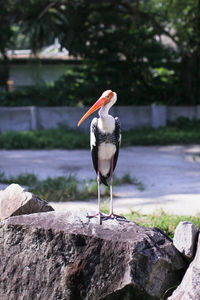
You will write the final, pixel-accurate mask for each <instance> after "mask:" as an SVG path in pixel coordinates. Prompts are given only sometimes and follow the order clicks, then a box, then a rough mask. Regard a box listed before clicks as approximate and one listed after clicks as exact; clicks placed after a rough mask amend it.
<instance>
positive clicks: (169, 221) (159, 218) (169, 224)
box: [126, 210, 200, 238]
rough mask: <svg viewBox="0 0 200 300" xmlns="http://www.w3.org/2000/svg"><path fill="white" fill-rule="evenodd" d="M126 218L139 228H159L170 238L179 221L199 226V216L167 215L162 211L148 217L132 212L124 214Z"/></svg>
mask: <svg viewBox="0 0 200 300" xmlns="http://www.w3.org/2000/svg"><path fill="white" fill-rule="evenodd" d="M126 218H127V219H128V220H131V221H134V222H136V223H137V224H139V225H141V226H145V227H157V228H160V229H162V230H163V231H164V232H165V233H166V234H167V235H168V236H169V237H170V238H173V235H174V230H175V228H176V226H177V225H178V223H179V222H181V221H190V222H193V223H194V224H195V225H196V227H197V228H199V226H200V218H199V216H178V215H169V214H167V213H165V212H164V211H162V210H160V211H157V212H155V213H153V214H149V215H145V214H140V213H139V212H135V211H132V212H131V213H130V214H126Z"/></svg>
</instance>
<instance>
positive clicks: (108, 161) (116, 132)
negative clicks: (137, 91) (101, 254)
mask: <svg viewBox="0 0 200 300" xmlns="http://www.w3.org/2000/svg"><path fill="white" fill-rule="evenodd" d="M116 101H117V94H116V93H115V92H112V91H111V90H107V91H105V92H104V93H103V94H102V95H101V97H100V98H99V99H98V100H97V101H96V102H95V104H94V105H93V106H92V107H91V108H90V109H89V110H88V111H87V112H86V114H85V115H84V116H83V117H82V118H81V119H80V121H79V122H78V125H77V126H79V125H80V124H81V123H82V122H83V121H84V120H85V119H86V118H87V117H88V116H89V115H90V114H92V113H93V112H95V111H96V110H98V109H100V110H99V112H98V113H99V118H94V119H93V120H92V122H91V125H90V147H91V153H92V160H93V165H94V168H95V170H96V173H97V183H98V212H97V214H95V215H94V216H90V217H97V216H99V218H100V219H101V218H106V219H108V218H112V219H114V218H118V217H120V218H124V217H121V216H119V215H116V214H114V213H113V171H114V169H115V167H116V164H117V159H118V154H119V146H120V142H121V126H120V121H119V118H117V117H116V118H113V117H112V116H111V115H110V114H109V110H110V108H111V107H112V106H113V105H114V104H115V102H116ZM109 178H110V214H109V215H108V216H107V215H105V214H103V213H102V212H101V210H100V184H101V183H103V184H104V185H106V186H108V183H107V179H109Z"/></svg>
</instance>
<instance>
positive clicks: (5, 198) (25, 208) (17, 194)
mask: <svg viewBox="0 0 200 300" xmlns="http://www.w3.org/2000/svg"><path fill="white" fill-rule="evenodd" d="M53 210H54V209H53V208H52V207H51V206H50V205H49V204H48V203H47V202H46V201H44V200H41V199H40V198H39V197H37V196H35V195H34V194H32V193H29V192H27V191H26V190H25V189H24V188H22V187H21V186H20V185H18V184H14V183H13V184H11V185H9V186H8V187H7V188H6V189H5V190H2V191H0V219H1V220H3V219H6V218H9V217H11V216H18V215H26V214H32V213H37V212H47V211H53Z"/></svg>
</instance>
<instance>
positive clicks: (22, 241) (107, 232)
mask: <svg viewBox="0 0 200 300" xmlns="http://www.w3.org/2000/svg"><path fill="white" fill-rule="evenodd" d="M0 249H1V256H0V295H1V300H8V299H9V300H15V299H19V300H20V299H34V300H37V299H38V300H39V299H43V300H46V299H48V300H49V299H52V300H54V299H57V300H58V299H62V300H65V299H67V300H79V299H87V300H92V299H106V300H108V299H109V300H110V299H115V300H117V299H126V300H128V299H134V300H137V299H138V300H148V299H160V298H161V296H162V295H163V293H164V292H165V291H166V290H167V289H168V288H169V287H171V286H172V285H174V283H175V282H176V283H177V282H178V283H179V282H180V280H181V277H182V276H181V275H183V274H182V272H183V271H185V267H186V266H185V262H184V261H183V259H182V257H181V254H180V253H179V252H178V251H177V249H176V248H175V247H174V246H173V243H172V241H171V240H170V239H169V238H168V237H167V236H166V235H165V234H164V233H163V232H162V231H160V230H159V229H156V228H145V227H141V226H139V225H137V224H135V223H133V222H128V221H127V222H126V221H117V220H105V221H103V222H102V225H99V224H98V223H97V219H94V218H93V219H89V218H87V214H86V213H85V212H77V213H76V214H74V213H71V212H66V213H61V212H47V213H38V214H31V215H23V216H15V217H11V218H9V219H6V220H4V221H2V222H0Z"/></svg>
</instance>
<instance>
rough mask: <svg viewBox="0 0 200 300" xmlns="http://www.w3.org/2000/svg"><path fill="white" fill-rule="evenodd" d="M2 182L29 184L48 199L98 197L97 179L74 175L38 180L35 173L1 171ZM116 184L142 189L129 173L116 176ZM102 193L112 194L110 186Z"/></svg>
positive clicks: (57, 200)
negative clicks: (8, 173)
mask: <svg viewBox="0 0 200 300" xmlns="http://www.w3.org/2000/svg"><path fill="white" fill-rule="evenodd" d="M0 182H1V183H6V184H11V183H17V184H20V185H23V186H27V187H28V190H29V191H30V192H32V193H34V194H35V195H37V196H39V197H40V198H42V199H45V200H47V201H56V202H60V201H73V200H85V199H92V198H96V197H97V181H96V180H88V181H86V180H83V181H79V180H78V179H77V178H76V177H75V176H73V175H69V176H68V177H64V176H59V177H55V178H51V177H48V178H47V179H45V180H38V179H37V177H36V175H34V174H20V175H18V176H16V177H14V176H10V177H6V176H5V175H4V173H0ZM114 184H115V185H122V184H135V185H136V186H137V187H138V189H140V187H141V185H142V183H140V182H139V181H137V179H135V178H133V179H132V178H131V176H130V175H129V174H124V176H122V177H121V178H117V177H116V176H115V177H114ZM102 195H103V196H104V197H108V196H109V195H110V192H109V187H105V188H104V189H103V191H102Z"/></svg>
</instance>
